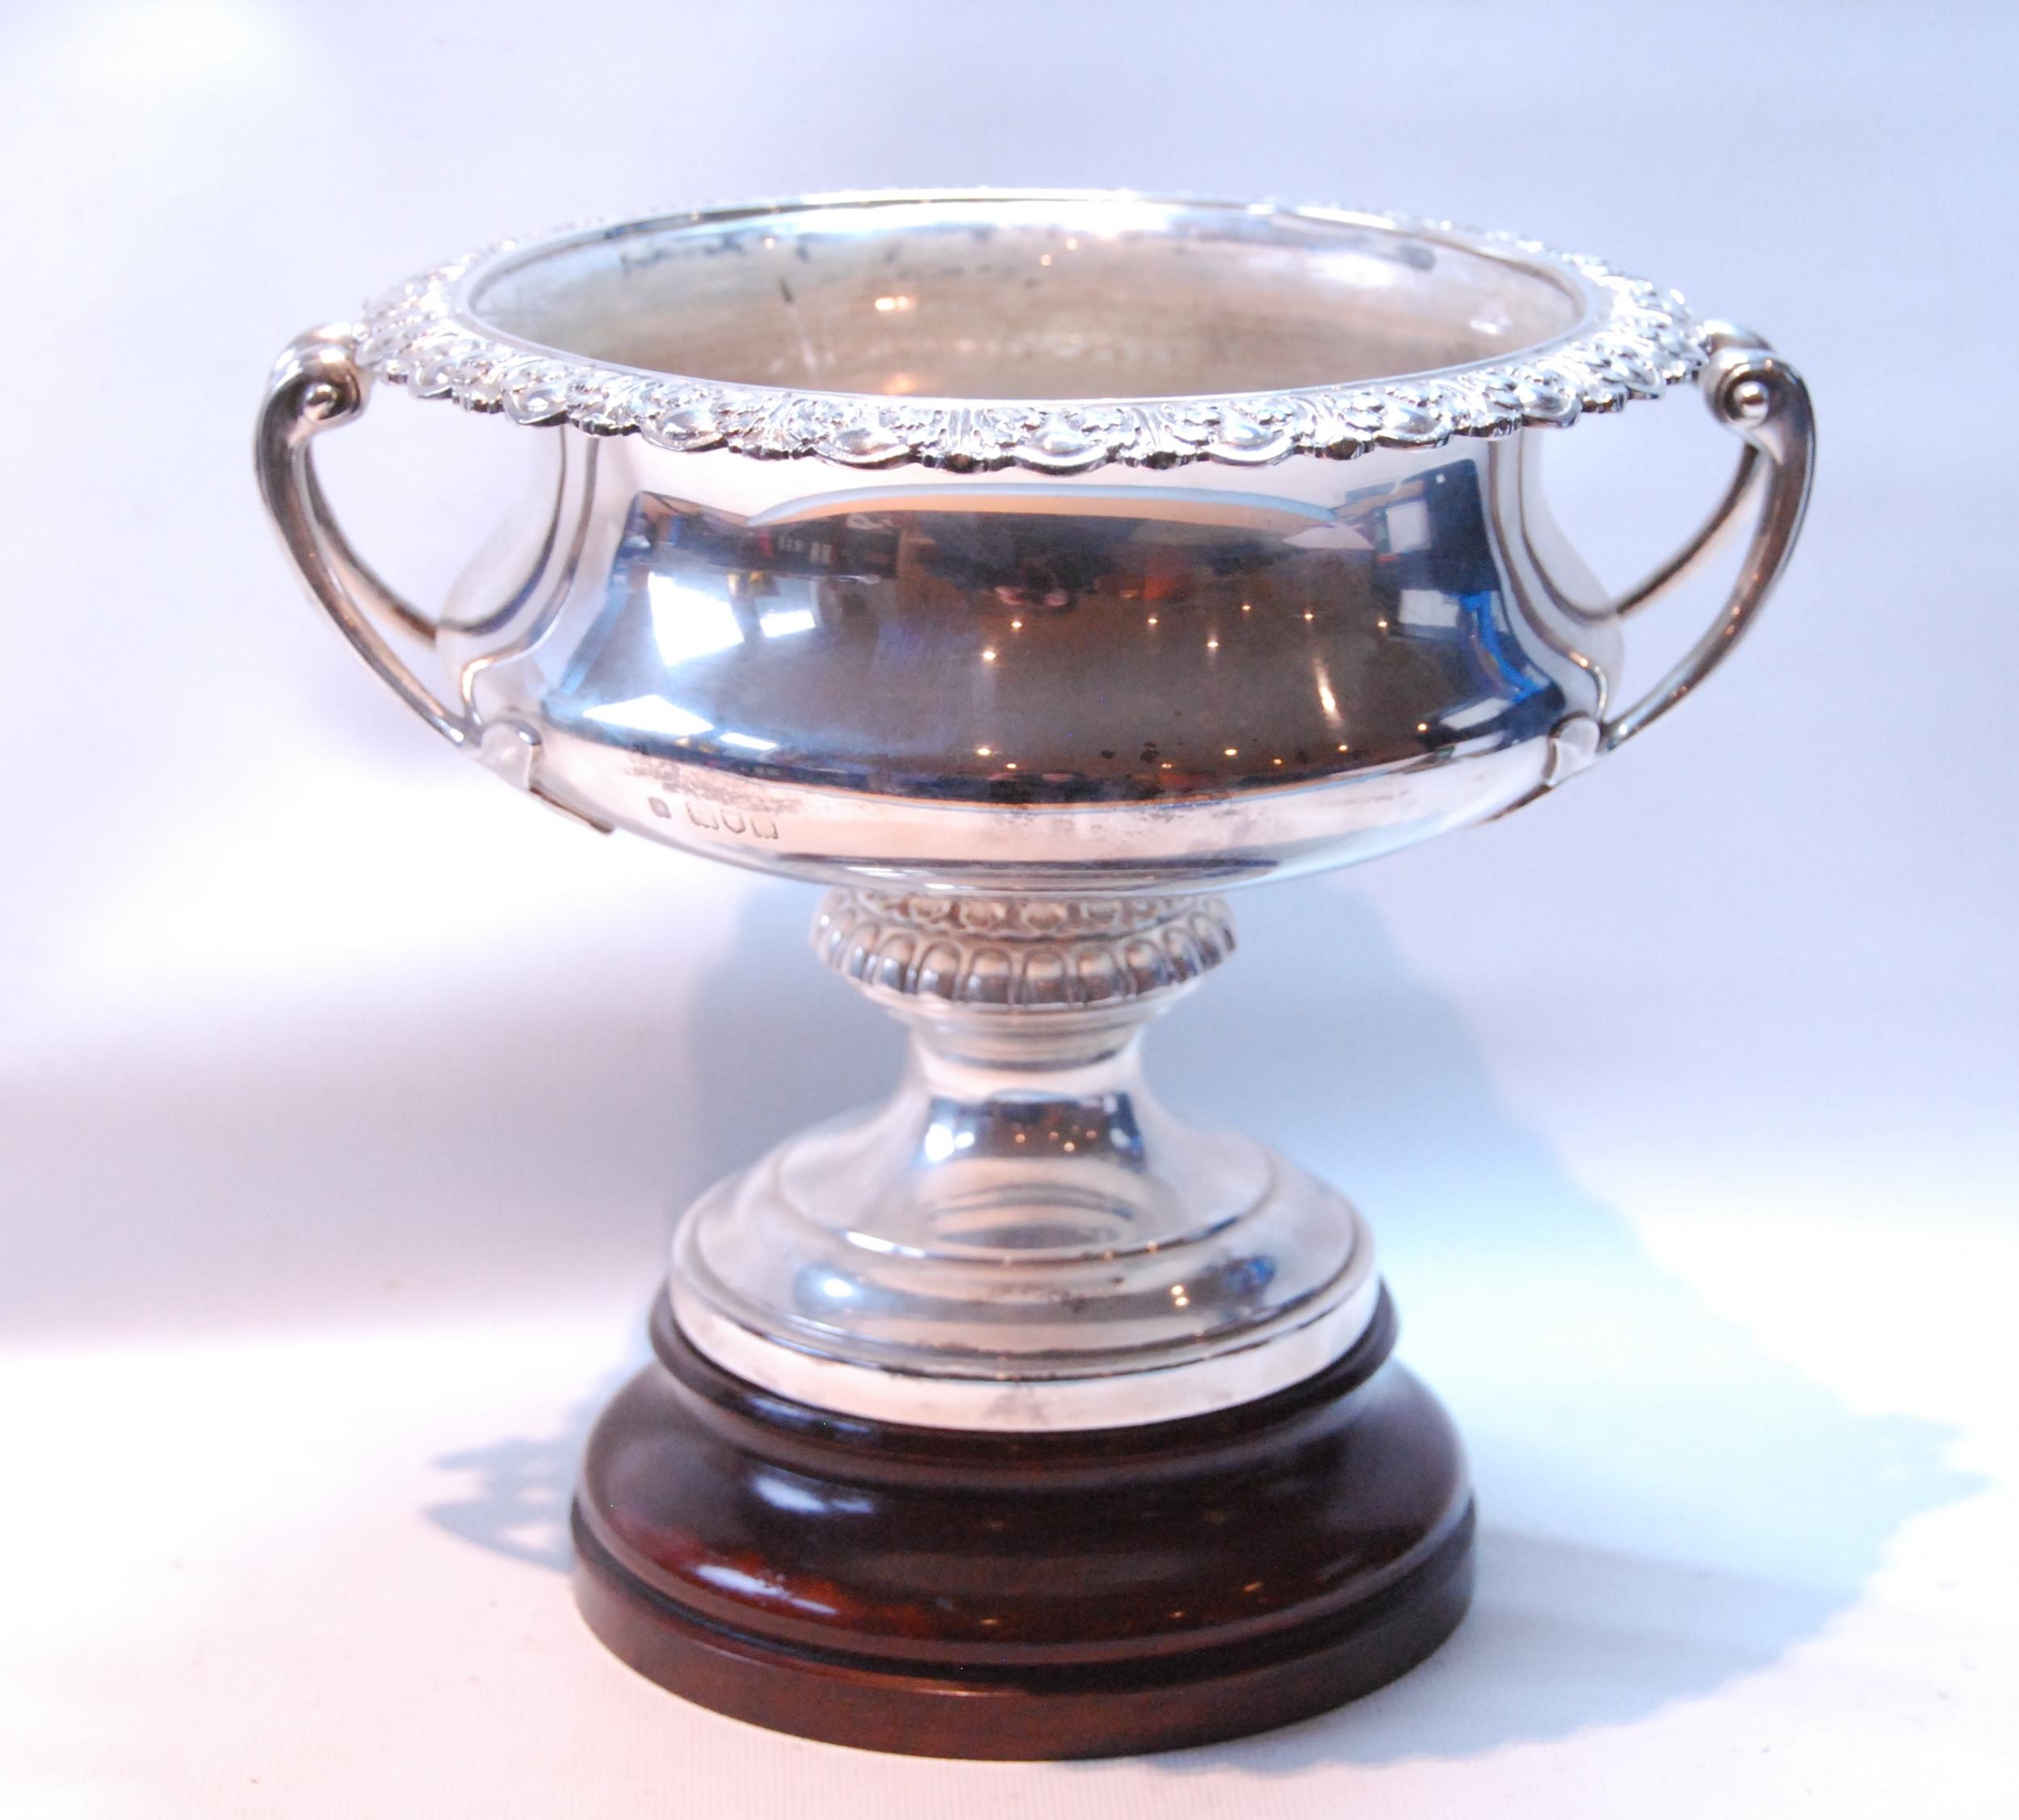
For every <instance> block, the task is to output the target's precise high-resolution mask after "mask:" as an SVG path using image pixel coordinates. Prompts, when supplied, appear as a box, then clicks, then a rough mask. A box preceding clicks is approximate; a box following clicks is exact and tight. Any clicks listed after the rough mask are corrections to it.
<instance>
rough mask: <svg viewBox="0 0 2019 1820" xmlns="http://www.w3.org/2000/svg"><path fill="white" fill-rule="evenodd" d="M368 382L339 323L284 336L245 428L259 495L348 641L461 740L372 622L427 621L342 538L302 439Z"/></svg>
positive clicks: (352, 336) (407, 624) (442, 706)
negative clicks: (250, 435) (284, 345)
mask: <svg viewBox="0 0 2019 1820" xmlns="http://www.w3.org/2000/svg"><path fill="white" fill-rule="evenodd" d="M370 396H371V375H369V374H368V373H367V372H366V371H365V370H364V368H363V367H361V366H359V364H358V360H357V331H356V330H355V329H354V328H353V327H351V326H350V325H349V324H347V323H338V324H335V325H332V326H331V327H329V328H326V329H311V330H310V331H309V333H307V334H305V335H304V336H302V337H301V338H300V339H299V340H298V341H296V342H294V343H293V344H292V346H289V348H288V350H287V352H286V353H284V354H282V355H281V357H280V359H279V363H278V364H277V365H276V366H275V368H274V377H273V383H272V384H271V386H270V387H269V388H267V401H266V403H265V405H263V406H262V408H261V409H260V413H259V426H258V430H256V431H255V433H254V445H253V454H254V465H255V467H256V468H257V469H258V476H259V493H260V497H261V498H262V499H263V500H265V501H266V502H267V511H268V512H269V513H270V514H271V515H272V518H273V521H274V523H275V526H276V527H277V528H278V529H279V532H280V539H281V542H282V543H284V544H286V545H287V547H288V555H289V556H292V557H293V558H294V560H295V566H296V568H299V569H300V571H301V573H302V577H303V579H304V581H307V582H308V584H309V591H310V593H313V594H314V596H315V597H316V599H317V602H319V603H320V604H321V607H322V610H324V611H325V613H327V614H329V615H330V618H331V619H334V621H335V622H336V623H337V629H338V631H341V632H342V634H343V635H344V636H345V637H346V639H348V640H350V644H351V648H353V649H354V650H355V651H356V652H357V653H358V655H359V656H360V657H362V658H363V660H365V661H366V662H367V664H369V665H371V668H372V669H375V670H376V671H377V672H378V673H379V675H380V677H382V678H384V681H386V682H387V683H388V685H389V686H391V687H392V689H394V690H397V692H398V694H399V696H400V698H401V700H402V701H404V702H405V703H406V705H407V706H408V707H410V708H412V709H413V711H414V712H415V713H416V714H418V715H420V717H421V718H422V719H423V720H425V721H426V723H428V724H429V725H430V727H432V728H434V730H435V732H438V733H439V734H440V735H441V736H443V738H444V739H445V740H448V741H449V742H450V743H451V744H454V745H459V746H460V745H468V744H470V743H471V742H472V740H475V739H476V726H475V724H474V723H472V721H471V719H470V718H469V717H468V715H466V714H464V712H463V711H461V710H460V708H456V707H450V706H449V705H448V704H447V703H446V702H443V700H442V699H441V698H440V697H439V696H438V695H437V694H434V691H433V690H430V688H429V687H428V686H427V685H426V683H424V682H422V681H421V679H420V678H419V677H417V676H416V675H414V673H413V671H412V670H410V669H408V668H407V666H406V665H405V663H404V662H403V661H402V660H401V657H400V656H399V654H398V653H397V652H396V651H395V650H394V649H393V648H392V644H391V643H390V642H389V641H388V639H387V637H386V635H385V633H384V631H382V630H381V627H384V626H386V625H388V624H391V625H397V626H399V627H402V628H403V629H404V630H405V631H408V632H410V633H412V634H413V635H415V636H417V637H418V638H421V639H422V640H426V642H427V643H429V644H433V643H434V638H435V631H436V628H435V627H434V623H433V622H432V621H430V620H429V619H426V618H424V617H423V616H422V614H419V613H417V612H416V611H415V610H413V608H412V607H411V606H409V605H408V604H407V603H406V602H405V601H403V600H402V599H401V598H400V597H399V596H398V595H397V593H394V592H393V591H392V589H390V588H388V586H387V585H385V583H384V582H383V581H380V579H379V577H377V576H376V575H375V574H374V573H373V572H371V568H369V567H368V566H367V564H365V562H364V561H363V559H362V558H360V557H359V556H358V554H357V552H356V551H354V550H353V549H352V548H351V547H350V543H349V541H348V540H347V539H346V538H345V536H344V535H343V533H342V531H341V530H338V528H337V522H336V520H335V519H334V518H333V517H332V516H331V515H330V506H329V503H328V501H326V500H325V499H324V497H323V495H322V489H321V487H320V486H319V485H318V484H317V481H316V469H315V461H314V459H313V455H311V454H310V451H309V444H310V443H311V442H313V440H314V439H315V438H316V437H317V436H319V435H321V433H322V432H323V431H324V430H333V429H334V428H335V427H336V426H338V425H339V424H345V423H349V422H350V421H352V420H353V419H355V417H358V416H359V414H360V413H362V412H363V409H364V407H365V402H366V400H367V399H368V398H369V397H370Z"/></svg>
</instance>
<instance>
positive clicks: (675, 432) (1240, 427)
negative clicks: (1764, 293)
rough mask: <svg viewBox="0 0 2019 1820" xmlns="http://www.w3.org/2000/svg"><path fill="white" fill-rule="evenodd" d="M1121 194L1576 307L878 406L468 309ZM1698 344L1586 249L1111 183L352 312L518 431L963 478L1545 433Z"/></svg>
mask: <svg viewBox="0 0 2019 1820" xmlns="http://www.w3.org/2000/svg"><path fill="white" fill-rule="evenodd" d="M1107 200H1114V201H1127V202H1138V203H1148V204H1151V205H1154V206H1160V207H1196V208H1249V207H1267V208H1270V210H1271V212H1277V213H1281V214H1284V215H1288V216H1297V217H1299V218H1303V219H1306V220H1323V221H1331V222H1338V223H1341V224H1349V225H1352V226H1356V227H1363V228H1371V229H1376V230H1386V231H1388V232H1392V233H1405V234H1408V235H1411V236H1412V237H1417V238H1421V239H1427V240H1430V241H1435V242H1438V243H1440V244H1442V245H1450V246H1454V247H1457V248H1459V249H1462V250H1465V251H1468V252H1471V253H1475V254H1481V255H1484V257H1487V258H1494V259H1498V260H1500V261H1501V262H1505V263H1508V264H1511V265H1513V266H1517V267H1519V268H1522V269H1524V270H1528V271H1530V273H1533V274H1536V275H1540V276H1543V277H1546V278H1549V279H1554V280H1555V282H1557V283H1559V284H1560V285H1563V286H1564V287H1566V288H1567V289H1568V290H1569V291H1570V292H1571V293H1572V295H1573V296H1576V297H1579V298H1581V299H1582V300H1584V303H1585V309H1584V312H1582V315H1581V317H1580V321H1578V322H1577V323H1576V325H1574V326H1573V327H1572V329H1569V330H1568V331H1567V332H1566V333H1564V334H1563V335H1561V336H1559V337H1556V338H1552V339H1551V340H1549V341H1546V342H1538V343H1536V344H1534V346H1530V347H1528V348H1524V349H1522V350H1518V351H1517V352H1515V353H1513V354H1509V355H1507V356H1505V357H1503V358H1501V359H1496V360H1491V361H1482V362H1476V363H1471V364H1467V365H1463V366H1456V367H1444V368H1440V369H1438V370H1437V371H1430V372H1423V373H1412V374H1406V375H1398V376H1396V377H1393V378H1387V379H1381V380H1371V381H1364V382H1359V383H1355V384H1341V385H1333V386H1315V387H1306V388H1296V389H1291V390H1283V391H1277V392H1230V393H1226V394H1222V395H1213V396H1186V397H1162V398H1099V399H1060V400H1022V399H1018V400H986V399H948V398H917V397H902V398H900V397H892V396H884V395H880V394H867V393H862V392H821V391H809V390H804V389H800V388H789V387H775V386H758V385H742V384H727V383H724V382H721V381H717V380H701V379H691V378H686V377H682V376H681V375H674V374H665V373H657V372H652V371H645V370H643V369H640V368H637V367H623V366H618V365H615V364H612V363H607V362H598V361H591V360H588V359H581V358H579V357H577V356H573V355H570V354H567V353H565V351H563V350H557V349H554V348H549V347H543V346H539V345H538V344H536V343H533V342H523V341H520V340H518V339H516V338H513V337H511V336H509V335H506V334H505V333H502V331H500V330H498V329H495V328H493V327H491V326H489V325H487V324H485V323H484V322H482V321H481V320H480V319H479V318H478V317H476V315H475V314H474V313H473V312H472V308H471V300H472V297H473V296H475V294H476V291H477V290H478V289H479V287H481V285H482V284H483V283H485V281H486V280H487V279H489V278H491V277H492V276H493V275H495V274H496V273H497V271H498V270H501V269H502V268H503V267H504V266H506V264H508V263H510V262H517V261H519V260H523V259H525V258H529V257H531V256H533V255H535V254H539V253H544V252H547V251H550V250H556V249H558V248H560V247H561V246H565V245H571V244H577V243H580V242H582V241H592V240H595V239H598V238H602V237H615V236H617V235H619V234H623V233H634V232H636V231H639V230H640V229H644V228H647V227H667V228H675V227H682V226H695V225H703V224H707V223H710V222H724V223H726V222H728V221H731V220H737V221H747V220H751V219H753V218H754V217H758V216H762V215H764V214H766V213H783V212H788V211H805V210H809V209H816V208H853V207H875V206H878V205H890V204H893V203H931V202H973V203H987V202H991V201H994V202H1017V203H1022V202H1030V201H1039V202H1051V201H1057V202H1088V201H1107ZM1708 356H1709V345H1708V339H1707V336H1706V330H1705V329H1704V327H1703V325H1702V324H1700V323H1699V322H1698V320H1697V319H1696V317H1694V316H1693V315H1692V314H1691V313H1690V311H1689V307H1688V306H1687V305H1686V304H1685V303H1684V302H1683V300H1682V298H1681V296H1680V295H1679V294H1678V293H1677V292H1676V291H1664V290H1661V289H1660V288H1659V287H1656V286H1655V285H1653V284H1652V283H1649V282H1648V281H1647V280H1646V279H1639V278H1634V277H1631V276H1629V275H1626V274H1624V273H1622V272H1619V271H1617V270H1614V268H1613V267H1612V266H1610V265H1608V264H1606V262H1604V261H1603V260H1600V259H1596V258H1589V257H1588V256H1586V255H1584V254H1570V253H1561V252H1558V251H1556V250H1554V249H1552V248H1551V247H1548V246H1546V245H1543V243H1542V242H1541V241H1533V240H1526V239H1522V238H1521V237H1517V236H1515V235H1513V234H1506V233H1493V232H1484V231H1480V230H1475V229H1463V228H1459V227H1455V226H1454V225H1453V224H1450V223H1449V222H1445V221H1432V220H1420V219H1417V218H1415V217H1412V216H1404V215H1397V214H1387V213H1369V212H1361V211H1354V210H1348V209H1340V208H1308V207H1299V206H1295V205H1290V204H1282V205H1277V204H1267V205H1261V204H1254V205H1251V204H1245V203H1217V202H1213V201H1211V200H1207V199H1198V198H1191V197H1172V196H1148V195H1137V194H1135V193H1134V192H1131V191H1048V190H982V191H956V190H949V191H936V190H934V191H850V192H845V193H842V194H838V195H816V196H808V197H802V198H797V199H791V200H787V201H780V202H774V203H746V204H739V205H735V206H732V207H720V208H706V209H697V210H691V211H685V212H674V213H668V214H661V215H646V216H629V217H626V218H623V219H622V220H615V221H611V222H607V223H603V224H594V225H591V226H588V227H585V228H577V229H572V230H569V231H566V232H563V233H556V234H552V235H549V236H546V237H543V238H542V239H540V240H538V241H527V242H518V241H503V242H501V243H500V244H498V245H495V246H493V247H489V248H486V249H485V250H482V251H480V252H476V253H471V254H465V255H464V257H463V258H460V259H455V260H452V261H451V262H449V263H448V264H447V265H444V266H436V267H434V269H432V270H429V271H426V272H423V273H422V274H420V275H418V277H416V278H414V279H411V280H409V282H408V283H405V284H404V285H402V286H401V287H399V288H398V289H397V290H396V291H392V292H391V293H389V294H388V296H384V297H383V298H381V299H380V300H378V301H377V302H376V303H374V304H371V305H370V306H368V308H367V312H366V314H365V317H364V320H363V322H362V323H361V325H359V329H358V358H359V361H360V363H362V364H363V365H364V366H365V367H367V368H368V369H369V370H371V371H372V372H374V373H376V375H378V376H379V377H380V378H381V379H384V380H390V381H392V383H393V384H400V385H404V386H405V387H406V388H408V389H409V391H411V392H413V393H414V394H415V395H416V396H420V397H426V398H447V399H452V400H454V401H455V403H457V404H459V405H461V406H463V408H464V409H466V410H471V411H478V412H487V413H489V412H495V413H502V414H503V415H505V416H506V417H510V418H511V419H513V421H515V422H518V423H523V424H529V425H559V424H572V425H573V426H574V427H576V428H577V429H578V430H584V431H586V432H588V433H589V434H592V435H604V436H611V435H630V434H636V435H637V436H640V437H641V438H644V440H645V441H646V442H649V443H652V444H653V445H654V446H655V447H660V448H664V449H669V450H673V451H678V452H680V453H683V454H684V453H695V452H699V451H706V450H720V451H727V452H728V453H730V454H732V455H745V456H750V457H755V458H758V459H813V460H821V461H829V462H834V463H841V464H843V465H845V466H847V467H850V468H888V467H893V466H896V465H899V464H900V463H906V462H916V463H920V464H921V465H923V466H926V467H934V468H951V469H955V470H957V471H975V470H985V469H995V468H1012V467H1015V468H1030V469H1033V470H1035V471H1037V472H1043V473H1047V474H1071V473H1077V472H1084V471H1085V470H1087V469H1089V468H1098V467H1100V466H1102V465H1103V464H1104V463H1109V462H1119V463H1125V464H1127V465H1130V466H1136V467H1149V468H1170V467H1177V466H1180V465H1182V464H1184V463H1190V462H1195V461H1208V462H1218V463H1228V464H1230V465H1233V466H1238V467H1261V466H1266V465H1267V464H1268V463H1272V462H1276V461H1281V460H1282V459H1285V458H1286V457H1287V456H1290V455H1319V456H1324V457H1329V458H1331V459H1349V458H1350V457H1352V456H1354V455H1360V454H1362V453H1363V452H1364V451H1366V450H1369V449H1371V448H1376V447H1391V448H1396V447H1399V448H1430V447H1437V446H1438V445H1439V444H1442V443H1444V442H1448V441H1450V439H1451V438H1453V437H1454V436H1484V437H1496V436H1505V435H1508V434H1512V433H1513V432H1514V431H1515V430H1521V429H1523V428H1525V427H1528V426H1536V427H1550V428H1557V427H1562V426H1567V425H1568V424H1571V423H1574V422H1575V421H1576V420H1577V418H1578V417H1580V416H1581V415H1582V414H1583V413H1585V412H1587V411H1601V412H1603V411H1615V410H1618V409H1621V408H1622V406H1624V405H1627V403H1628V402H1630V401H1631V400H1635V399H1639V398H1654V397H1659V396H1660V395H1661V393H1662V392H1664V390H1665V389H1666V388H1668V387H1669V386H1670V385H1673V384H1677V383H1678V382H1680V381H1682V380H1688V379H1689V378H1692V377H1693V376H1694V375H1695V373H1696V372H1697V371H1698V368H1699V367H1702V365H1703V363H1704V362H1705V360H1706V359H1707V358H1708Z"/></svg>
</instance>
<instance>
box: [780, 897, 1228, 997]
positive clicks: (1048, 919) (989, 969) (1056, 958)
mask: <svg viewBox="0 0 2019 1820" xmlns="http://www.w3.org/2000/svg"><path fill="white" fill-rule="evenodd" d="M812 941H813V951H814V952H815V953H816V954H818V955H819V956H820V957H821V959H822V960H824V961H825V962H827V964H828V965H829V967H833V969H834V971H836V972H837V973H840V974H842V975H846V977H847V978H849V979H854V980H858V981H859V982H860V983H862V984H863V985H865V986H868V987H871V988H877V989H880V990H881V991H884V992H895V993H899V994H901V995H903V996H905V997H907V998H917V999H927V1000H930V999H940V1000H946V1001H947V1002H948V1003H950V1004H959V1005H966V1006H970V1007H980V1008H983V1009H986V1008H989V1007H991V1006H994V1007H999V1008H1003V1009H1015V1010H1034V1009H1059V1010H1064V1009H1072V1008H1075V1007H1080V1006H1095V1005H1102V1004H1114V1003H1116V1002H1117V1001H1125V1000H1131V999H1140V998H1144V997H1148V996H1150V995H1151V994H1152V993H1156V992H1169V991H1170V990H1171V989H1172V988H1175V987H1178V986H1182V985H1183V984H1185V983H1186V982H1187V981H1189V980H1193V979H1198V977H1199V976H1200V975H1202V974H1205V973H1208V972H1211V971H1212V969H1213V968H1215V967H1218V966H1219V963H1220V962H1222V961H1224V960H1225V959H1226V958H1227V957H1228V955H1229V954H1232V952H1233V950H1234V925H1233V922H1232V918H1231V917H1230V916H1228V911H1227V906H1226V905H1225V904H1223V903H1222V902H1221V901H1220V900H1219V899H1218V898H1215V897H1192V898H1139V899H1128V900H1113V899H1109V900H1102V899H1096V898H1064V899H1045V900H1019V899H1015V898H1001V897H994V898H991V897H961V898H934V897H923V896H916V897H900V896H896V895H886V894H884V893H882V892H875V891H850V890H846V889H841V890H836V891H829V893H828V894H827V896H826V897H825V899H824V900H822V901H821V908H820V912H819V914H818V915H817V916H816V917H815V919H814V923H813V936H812Z"/></svg>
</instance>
